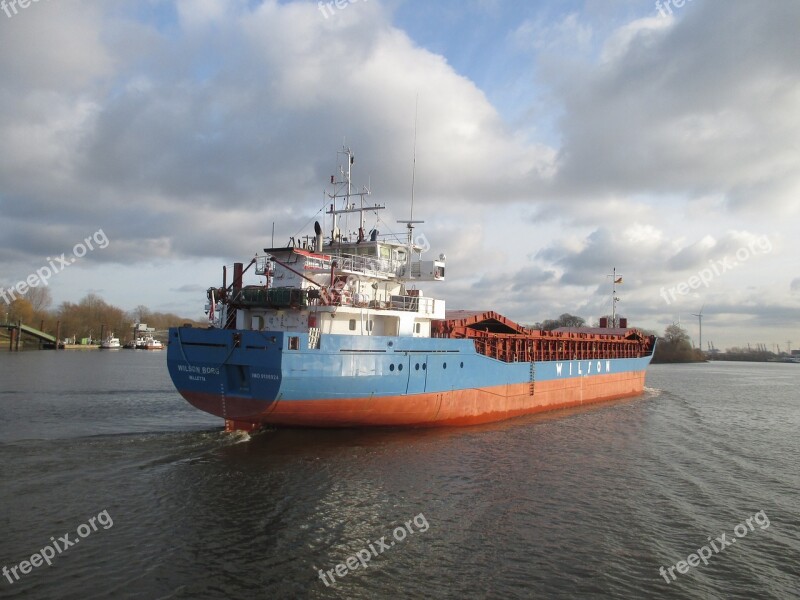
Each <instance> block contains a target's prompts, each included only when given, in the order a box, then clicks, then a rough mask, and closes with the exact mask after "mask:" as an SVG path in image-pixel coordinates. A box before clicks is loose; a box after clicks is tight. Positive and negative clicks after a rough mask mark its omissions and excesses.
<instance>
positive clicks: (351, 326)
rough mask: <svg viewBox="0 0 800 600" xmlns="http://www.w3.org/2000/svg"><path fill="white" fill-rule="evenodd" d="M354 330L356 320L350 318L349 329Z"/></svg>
mask: <svg viewBox="0 0 800 600" xmlns="http://www.w3.org/2000/svg"><path fill="white" fill-rule="evenodd" d="M355 330H356V320H355V319H350V331H355Z"/></svg>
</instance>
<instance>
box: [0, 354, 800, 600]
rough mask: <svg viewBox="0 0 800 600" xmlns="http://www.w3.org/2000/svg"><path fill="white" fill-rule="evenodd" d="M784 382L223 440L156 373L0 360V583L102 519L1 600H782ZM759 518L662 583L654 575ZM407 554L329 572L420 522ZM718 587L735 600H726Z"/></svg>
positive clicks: (719, 376) (744, 382) (707, 385)
mask: <svg viewBox="0 0 800 600" xmlns="http://www.w3.org/2000/svg"><path fill="white" fill-rule="evenodd" d="M799 374H800V369H798V368H797V366H796V365H744V366H743V365H730V364H712V365H688V366H654V367H652V368H651V372H650V374H649V378H648V386H649V389H648V390H647V392H646V393H645V394H644V395H643V396H642V397H640V398H637V399H630V400H623V401H616V402H612V403H609V404H605V405H601V406H595V407H592V408H587V409H574V410H570V411H563V412H559V413H555V414H549V415H536V416H531V417H524V418H521V419H516V420H513V421H507V422H504V423H496V424H491V425H485V426H478V427H469V428H461V429H430V430H427V429H420V430H397V429H390V430H337V431H314V430H308V431H306V430H272V431H265V432H261V433H257V434H252V435H250V436H247V435H236V434H225V433H223V432H222V431H221V423H220V422H219V421H218V420H216V419H214V418H212V417H210V416H209V415H205V414H203V413H200V412H198V411H196V410H194V409H193V408H192V407H190V406H189V405H188V404H186V403H185V402H184V401H183V400H182V399H181V398H180V397H179V396H178V394H177V393H175V392H174V391H173V389H172V386H171V383H170V381H169V378H168V375H167V373H166V369H165V366H164V357H163V356H159V355H157V354H156V355H154V354H146V353H136V352H118V353H107V354H101V353H69V352H63V353H46V352H42V353H26V354H21V355H16V356H14V355H0V375H1V376H2V381H3V387H2V388H0V410H2V414H3V419H2V421H0V441H2V444H1V445H0V459H2V464H3V466H4V473H3V481H4V483H3V486H2V488H1V490H2V491H0V506H2V512H1V513H0V524H2V526H3V528H4V530H5V531H4V536H3V537H4V541H3V543H2V545H0V548H2V552H1V553H0V565H2V564H5V565H7V566H11V565H16V564H18V563H19V562H20V561H22V560H25V559H26V557H27V558H29V557H30V555H31V554H32V553H34V552H36V551H38V550H39V549H40V548H42V546H43V545H44V544H46V543H48V540H49V538H50V536H56V535H62V534H64V533H66V532H67V531H74V529H75V527H77V526H78V525H80V524H81V523H83V522H85V521H86V520H87V518H88V517H89V516H91V515H96V514H98V513H99V512H100V511H102V510H108V512H109V514H110V515H112V516H113V518H114V527H113V528H110V529H108V530H105V531H100V532H97V533H95V534H93V535H92V536H91V537H89V538H86V539H85V540H82V541H81V544H80V545H79V546H77V547H74V548H70V549H69V551H68V552H65V553H64V554H62V555H60V556H58V557H56V559H55V560H54V562H53V566H52V567H42V568H39V569H35V570H34V571H33V572H31V573H30V574H28V575H25V576H24V577H23V578H22V579H21V580H20V581H19V582H16V583H14V584H9V583H8V582H7V581H6V580H0V584H2V586H0V590H2V595H3V596H4V597H9V598H16V597H20V598H22V597H25V598H53V597H63V598H73V597H74V598H86V597H89V598H91V597H97V598H101V597H102V598H106V597H108V596H109V595H112V594H113V595H114V596H119V597H131V598H133V597H147V598H159V597H167V598H220V597H226V598H250V597H254V596H265V597H281V598H283V597H286V598H293V597H294V598H317V597H319V598H331V597H332V598H374V597H377V596H381V595H392V596H396V595H400V596H404V597H436V598H438V597H442V598H461V597H477V598H482V597H483V598H495V597H509V598H531V597H564V598H573V597H592V596H595V597H625V598H628V597H664V598H693V597H709V598H723V597H724V598H729V597H736V596H739V597H743V598H744V597H761V598H763V597H774V598H786V597H790V596H791V595H792V594H793V593H794V591H795V589H796V578H797V575H798V567H797V565H798V559H800V553H799V552H798V551H799V550H800V546H799V545H798V541H797V540H798V529H799V527H798V525H799V523H798V512H797V509H796V507H795V505H796V493H797V489H798V483H800V481H798V479H799V477H798V472H799V471H800V470H799V469H798V459H797V456H798V443H797V436H796V433H795V432H796V430H797V426H798V424H799V423H798V421H800V407H799V406H798V401H797V400H796V395H795V394H794V389H795V385H796V383H797V378H798V375H799ZM759 510H764V511H765V513H766V514H768V515H769V517H770V519H771V526H770V527H769V528H768V529H765V530H763V531H762V530H759V529H757V530H756V531H755V532H753V533H751V534H750V535H748V536H747V537H746V538H743V539H742V540H740V541H739V542H737V544H736V548H735V550H734V549H731V550H726V551H725V552H724V553H721V554H720V555H718V556H716V557H714V559H713V560H712V561H710V562H709V565H708V566H703V565H701V566H700V567H698V568H693V569H691V570H690V572H689V573H687V574H685V575H680V577H679V579H678V580H677V581H675V582H672V583H670V584H667V583H666V582H665V581H664V579H663V578H662V577H661V576H660V575H659V568H660V567H662V566H665V567H668V566H671V565H674V564H675V563H676V562H677V561H678V560H682V559H685V558H686V557H687V555H689V554H690V553H692V552H694V551H695V550H696V549H697V548H699V547H700V546H702V545H703V544H705V543H706V542H707V538H708V536H712V535H714V536H716V535H719V534H720V533H721V532H723V531H728V532H730V531H732V529H733V527H734V526H736V525H737V524H738V523H740V522H741V521H742V520H743V519H745V518H746V517H748V516H751V515H753V514H754V513H755V512H757V511H759ZM420 513H422V514H424V516H425V518H426V520H427V522H428V523H429V529H428V530H427V531H425V532H424V533H421V532H417V533H415V534H414V535H410V536H409V537H408V538H407V539H405V540H404V541H403V542H402V543H401V544H400V543H398V544H397V545H396V546H395V547H392V548H391V551H389V552H385V553H382V554H380V555H379V556H376V557H374V558H373V559H372V560H371V561H370V563H369V565H368V566H367V568H363V567H359V568H356V569H354V570H349V572H348V574H347V576H346V577H343V578H340V579H338V580H337V582H336V584H335V585H332V586H330V587H326V586H325V584H324V583H323V582H322V581H321V580H320V578H319V575H318V572H319V570H320V569H323V570H326V571H327V570H330V569H335V567H336V566H337V565H338V564H340V563H343V562H344V561H346V559H347V558H348V557H350V556H352V555H354V554H355V553H356V552H358V551H359V550H361V549H363V548H365V547H366V545H367V544H369V543H370V542H374V541H375V540H378V539H380V538H381V537H382V536H387V539H392V538H391V534H392V531H393V529H394V528H395V527H396V526H398V525H402V524H403V523H404V522H406V521H408V520H409V519H413V517H414V516H415V515H419V514H420ZM732 590H733V592H732Z"/></svg>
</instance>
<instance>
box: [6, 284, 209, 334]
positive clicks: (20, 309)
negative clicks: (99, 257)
mask: <svg viewBox="0 0 800 600" xmlns="http://www.w3.org/2000/svg"><path fill="white" fill-rule="evenodd" d="M51 305H52V297H51V295H50V290H49V289H48V288H46V287H43V286H39V287H36V288H31V289H30V290H29V292H28V293H27V294H26V295H25V297H24V298H16V299H15V300H13V301H11V302H6V301H0V319H4V321H5V322H7V323H17V322H19V321H21V322H22V323H23V324H25V325H29V326H30V327H34V328H36V329H40V330H42V331H44V332H46V333H50V334H52V335H55V334H56V328H57V324H58V323H60V327H61V338H62V339H65V338H75V339H77V340H81V339H83V338H91V339H93V340H100V337H101V331H103V332H104V333H103V335H105V336H108V335H109V334H111V333H114V334H115V335H116V336H117V337H118V338H120V340H122V342H123V343H124V342H125V341H127V340H130V339H132V338H133V326H134V324H136V323H147V326H148V327H154V328H155V329H156V331H157V332H158V331H165V330H167V329H169V328H170V327H175V326H178V325H182V324H183V323H192V324H193V325H198V326H204V325H206V323H200V322H198V321H193V320H191V319H186V318H184V317H180V316H178V315H175V314H172V313H162V312H155V311H151V310H150V309H149V308H147V307H146V306H144V305H139V306H137V307H136V308H135V309H133V310H132V311H128V312H126V311H125V310H123V309H121V308H119V307H117V306H113V305H111V304H108V303H107V302H106V301H105V300H103V299H102V298H101V297H100V296H98V295H97V294H87V295H86V296H84V297H83V298H82V299H81V300H80V301H79V302H76V303H73V302H62V303H61V304H60V305H59V306H58V307H56V308H53V309H51V308H50V307H51Z"/></svg>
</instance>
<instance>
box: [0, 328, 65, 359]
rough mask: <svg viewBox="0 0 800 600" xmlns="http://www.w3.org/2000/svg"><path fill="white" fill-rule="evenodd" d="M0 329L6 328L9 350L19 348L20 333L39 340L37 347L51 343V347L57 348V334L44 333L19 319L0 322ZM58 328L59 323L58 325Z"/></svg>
mask: <svg viewBox="0 0 800 600" xmlns="http://www.w3.org/2000/svg"><path fill="white" fill-rule="evenodd" d="M0 329H6V330H7V331H8V332H9V336H8V349H9V351H12V352H13V351H15V350H19V345H20V339H21V338H22V335H23V334H25V335H27V336H29V337H32V338H34V339H36V340H38V341H39V347H41V346H42V344H45V343H47V344H53V347H54V348H56V349H58V344H57V343H56V342H57V335H50V334H49V333H45V332H44V331H39V330H38V329H34V328H33V327H30V326H28V325H23V324H22V322H21V321H17V322H16V323H4V324H0ZM58 329H60V323H59V327H58Z"/></svg>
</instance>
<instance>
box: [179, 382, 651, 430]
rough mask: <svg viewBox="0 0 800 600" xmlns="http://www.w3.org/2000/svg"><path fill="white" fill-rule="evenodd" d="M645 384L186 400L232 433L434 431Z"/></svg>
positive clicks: (598, 398)
mask: <svg viewBox="0 0 800 600" xmlns="http://www.w3.org/2000/svg"><path fill="white" fill-rule="evenodd" d="M644 380H645V372H644V371H639V372H627V373H613V374H607V375H595V376H591V377H573V378H565V379H555V380H551V381H543V382H537V383H535V384H532V383H519V384H508V385H501V386H494V387H488V388H480V389H468V390H455V391H449V392H433V393H425V394H413V395H400V396H380V397H372V398H345V399H342V398H337V399H328V400H277V401H274V402H271V403H265V402H262V401H257V400H251V399H246V398H241V397H233V396H228V397H223V396H216V395H212V394H204V393H197V392H184V393H183V395H184V397H185V398H186V399H187V400H188V401H189V402H191V403H192V404H193V405H194V406H196V407H197V408H199V409H201V410H204V411H206V412H209V413H211V414H214V415H217V416H220V417H222V418H224V419H226V420H227V421H229V428H230V429H237V428H241V429H252V428H253V427H254V426H255V425H256V424H258V423H264V424H274V425H290V426H300V427H377V426H416V427H436V426H459V425H477V424H481V423H491V422H494V421H502V420H504V419H510V418H513V417H518V416H521V415H527V414H532V413H537V412H543V411H548V410H557V409H561V408H568V407H572V406H581V405H583V404H591V403H595V402H602V401H606V400H614V399H617V398H626V397H630V396H636V395H638V394H641V393H642V390H643V389H644ZM231 422H233V423H231Z"/></svg>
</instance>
